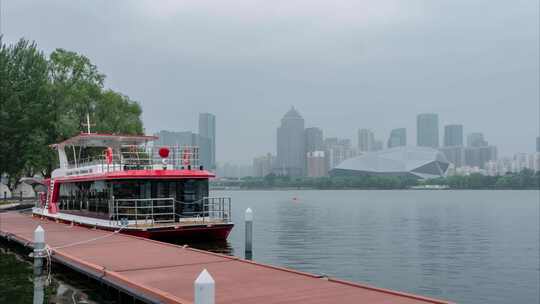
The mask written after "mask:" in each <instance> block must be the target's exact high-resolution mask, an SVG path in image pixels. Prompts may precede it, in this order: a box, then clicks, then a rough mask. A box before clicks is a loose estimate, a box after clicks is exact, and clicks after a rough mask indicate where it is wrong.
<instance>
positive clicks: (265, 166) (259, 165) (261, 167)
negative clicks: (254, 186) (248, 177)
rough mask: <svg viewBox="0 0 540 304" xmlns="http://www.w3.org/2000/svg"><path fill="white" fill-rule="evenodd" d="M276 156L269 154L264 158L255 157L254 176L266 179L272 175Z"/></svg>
mask: <svg viewBox="0 0 540 304" xmlns="http://www.w3.org/2000/svg"><path fill="white" fill-rule="evenodd" d="M274 162H275V156H274V155H272V154H270V153H268V154H266V155H263V156H259V157H255V158H254V159H253V172H252V173H253V176H257V177H265V176H267V175H268V174H270V173H272V168H273V167H274Z"/></svg>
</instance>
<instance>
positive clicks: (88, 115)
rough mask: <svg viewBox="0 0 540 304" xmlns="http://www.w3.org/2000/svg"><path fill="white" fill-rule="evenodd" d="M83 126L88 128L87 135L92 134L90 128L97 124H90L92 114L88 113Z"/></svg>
mask: <svg viewBox="0 0 540 304" xmlns="http://www.w3.org/2000/svg"><path fill="white" fill-rule="evenodd" d="M82 125H83V126H85V127H86V131H87V132H86V133H88V134H90V133H91V132H90V127H91V126H95V125H96V124H91V123H90V113H88V112H87V113H86V123H83V124H82Z"/></svg>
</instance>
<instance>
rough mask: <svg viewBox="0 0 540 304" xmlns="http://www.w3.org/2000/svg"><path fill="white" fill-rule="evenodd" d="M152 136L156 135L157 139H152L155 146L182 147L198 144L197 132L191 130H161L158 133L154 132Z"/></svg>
mask: <svg viewBox="0 0 540 304" xmlns="http://www.w3.org/2000/svg"><path fill="white" fill-rule="evenodd" d="M154 136H157V137H158V139H157V140H156V141H154V145H156V146H171V147H174V146H178V147H182V146H197V145H198V141H197V134H195V133H193V132H191V131H183V132H174V131H167V130H162V131H159V132H158V133H154Z"/></svg>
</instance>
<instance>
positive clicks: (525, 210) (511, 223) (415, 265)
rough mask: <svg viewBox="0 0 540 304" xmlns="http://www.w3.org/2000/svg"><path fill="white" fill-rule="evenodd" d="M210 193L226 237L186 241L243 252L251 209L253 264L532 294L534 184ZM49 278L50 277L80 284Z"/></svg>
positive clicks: (538, 218)
mask: <svg viewBox="0 0 540 304" xmlns="http://www.w3.org/2000/svg"><path fill="white" fill-rule="evenodd" d="M212 195H214V196H223V195H224V196H231V197H232V198H233V220H234V221H235V223H236V227H235V228H234V230H233V232H232V233H231V236H230V237H229V241H228V242H226V243H212V244H191V245H192V246H194V247H199V248H206V249H210V250H213V251H218V252H223V253H228V254H234V255H237V256H241V257H243V255H244V254H243V252H244V247H243V242H244V227H243V216H244V210H245V209H246V208H247V207H250V208H251V209H253V212H254V245H253V248H254V249H253V250H254V252H253V259H254V260H255V261H258V262H262V263H268V264H273V265H278V266H285V267H290V268H293V269H297V270H301V271H306V272H311V273H316V274H326V275H329V276H333V277H338V278H342V279H346V280H350V281H356V282H363V283H367V284H370V285H374V286H377V287H383V288H390V289H395V290H400V291H405V292H411V293H416V294H421V295H426V296H433V297H437V298H443V299H448V300H451V301H455V302H458V303H501V304H502V303H539V301H540V295H539V294H540V256H539V252H540V246H539V242H540V224H539V223H540V207H539V206H540V191H478V190H477V191H375V190H369V191H353V190H351V191H316V190H305V191H300V190H299V191H290V190H288V191H214V192H213V193H212ZM179 243H181V242H179ZM5 257H6V255H5V254H4V255H3V256H1V258H5ZM13 267H21V266H16V265H15V266H13ZM1 272H2V269H0V273H1ZM56 277H57V284H56V285H59V286H62V284H64V285H70V284H71V285H75V286H81V284H80V283H77V282H66V279H65V278H63V277H62V276H61V275H60V274H58V275H57V276H56ZM66 283H69V284H66ZM21 284H22V283H21ZM82 285H83V286H84V284H82ZM64 288H65V286H64ZM24 290H26V289H21V291H19V292H25V291H24ZM30 290H31V289H30ZM1 292H2V291H0V293H1ZM54 292H55V291H54V290H52V291H50V293H54ZM63 292H64V293H65V292H66V291H65V290H63ZM75 293H76V292H75ZM87 293H88V294H90V296H86V295H85V296H86V297H87V298H89V300H92V296H91V295H92V293H93V291H92V290H91V289H89V290H87ZM0 298H1V297H0ZM94 300H95V299H94ZM96 302H100V301H96Z"/></svg>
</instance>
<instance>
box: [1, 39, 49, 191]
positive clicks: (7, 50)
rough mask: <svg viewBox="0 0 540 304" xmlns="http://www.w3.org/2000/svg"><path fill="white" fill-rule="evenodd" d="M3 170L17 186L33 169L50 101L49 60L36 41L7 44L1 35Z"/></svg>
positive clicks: (12, 183)
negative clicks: (47, 105)
mask: <svg viewBox="0 0 540 304" xmlns="http://www.w3.org/2000/svg"><path fill="white" fill-rule="evenodd" d="M0 44H1V46H0V129H1V130H2V140H0V173H7V174H8V176H9V178H10V179H9V186H10V188H13V187H14V186H15V185H16V183H17V181H18V180H19V178H20V176H21V175H23V174H25V173H28V172H30V173H32V168H33V167H34V166H33V163H34V162H35V161H36V159H37V158H38V157H37V155H38V154H39V153H40V151H39V148H38V146H39V145H43V144H44V141H43V136H42V135H43V132H44V130H43V128H42V126H43V123H44V121H45V120H46V119H45V117H44V114H46V111H47V108H46V106H45V105H46V103H47V101H48V91H47V82H48V78H47V72H48V63H47V59H46V57H45V56H44V54H43V53H42V52H41V51H39V50H38V49H37V46H36V44H35V43H29V42H28V41H26V40H22V39H21V40H20V41H19V42H17V43H16V44H14V45H9V46H8V45H6V44H4V42H3V40H2V37H0Z"/></svg>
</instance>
